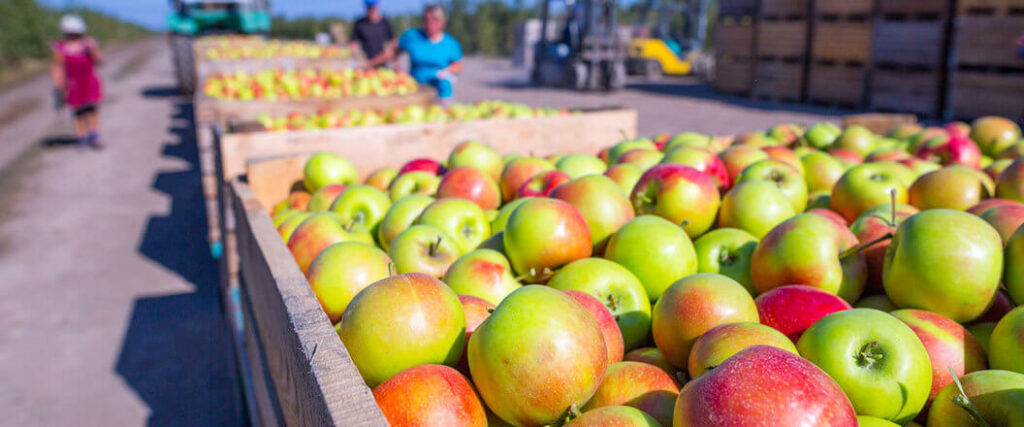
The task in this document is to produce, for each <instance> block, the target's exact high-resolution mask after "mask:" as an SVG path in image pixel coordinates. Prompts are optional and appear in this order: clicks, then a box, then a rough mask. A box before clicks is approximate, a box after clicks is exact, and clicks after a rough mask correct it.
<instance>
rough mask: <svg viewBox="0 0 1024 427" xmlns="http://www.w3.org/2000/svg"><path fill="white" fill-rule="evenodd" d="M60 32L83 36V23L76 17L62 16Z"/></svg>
mask: <svg viewBox="0 0 1024 427" xmlns="http://www.w3.org/2000/svg"><path fill="white" fill-rule="evenodd" d="M60 32H62V33H64V34H85V21H83V20H82V18H81V17H80V16H78V15H64V17H62V18H60Z"/></svg>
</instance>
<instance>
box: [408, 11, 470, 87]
mask: <svg viewBox="0 0 1024 427" xmlns="http://www.w3.org/2000/svg"><path fill="white" fill-rule="evenodd" d="M445 24H446V22H445V14H444V9H442V8H441V6H439V5H430V6H427V7H426V8H424V9H423V28H422V29H420V28H411V29H409V30H407V31H406V32H404V33H402V35H401V36H400V37H399V38H398V46H397V47H398V51H397V53H399V54H400V53H401V52H405V53H407V54H409V64H410V70H409V74H411V75H412V77H413V78H414V79H416V81H417V82H419V83H421V84H426V85H430V86H433V87H434V88H436V89H437V95H438V96H439V97H440V98H441V102H447V101H448V100H449V99H451V97H452V82H454V81H455V75H457V74H459V73H461V72H462V46H460V45H459V41H458V40H456V39H455V37H452V36H451V35H450V34H448V33H446V32H444V26H445Z"/></svg>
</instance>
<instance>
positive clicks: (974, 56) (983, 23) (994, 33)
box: [953, 16, 1024, 69]
mask: <svg viewBox="0 0 1024 427" xmlns="http://www.w3.org/2000/svg"><path fill="white" fill-rule="evenodd" d="M1022 35H1024V16H1015V17H989V16H961V17H958V18H957V19H956V23H955V36H954V43H955V44H954V47H953V55H954V63H955V64H958V65H961V66H962V65H971V66H979V67H1010V68H1022V69H1024V58H1021V57H1020V53H1019V52H1020V51H1019V49H1018V48H1017V47H1016V46H1017V40H1018V39H1019V38H1020V37H1021V36H1022Z"/></svg>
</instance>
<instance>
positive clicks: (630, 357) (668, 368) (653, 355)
mask: <svg viewBox="0 0 1024 427" xmlns="http://www.w3.org/2000/svg"><path fill="white" fill-rule="evenodd" d="M622 360H624V361H627V362H640V363H646V364H648V365H653V366H656V367H658V369H661V370H662V371H665V373H666V374H668V375H669V377H671V378H672V379H673V380H675V381H676V384H682V383H683V382H684V381H685V380H686V372H684V371H681V370H679V368H677V367H675V365H673V364H672V362H669V361H668V359H666V358H665V355H664V354H663V353H662V352H661V350H658V348H657V347H640V348H637V349H634V350H633V351H630V352H628V353H626V355H625V356H623V357H622Z"/></svg>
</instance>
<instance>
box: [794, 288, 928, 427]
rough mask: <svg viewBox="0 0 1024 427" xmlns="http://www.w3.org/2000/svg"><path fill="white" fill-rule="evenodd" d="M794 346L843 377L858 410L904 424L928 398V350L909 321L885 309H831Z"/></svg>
mask: <svg viewBox="0 0 1024 427" xmlns="http://www.w3.org/2000/svg"><path fill="white" fill-rule="evenodd" d="M796 347H797V349H798V350H800V355H801V356H803V357H804V358H806V359H807V360H810V361H811V362H813V363H814V364H815V365H818V367H819V368H821V369H822V370H824V371H825V372H826V373H828V374H829V376H831V377H832V378H833V379H835V380H836V382H837V383H839V386H840V387H842V389H843V391H844V392H846V395H847V396H849V397H850V401H851V402H852V403H853V407H854V408H855V409H856V410H857V413H858V414H861V415H870V416H875V417H879V418H883V419H886V420H889V421H892V422H895V423H897V424H904V423H906V422H909V421H911V420H913V419H914V417H915V416H917V414H918V413H919V412H920V411H921V409H922V408H923V407H924V405H925V402H926V401H927V400H928V392H929V390H930V389H931V384H932V374H931V363H930V362H929V359H928V352H927V350H926V349H925V347H924V345H923V344H922V343H921V340H920V339H918V338H917V336H916V335H915V334H914V331H913V330H912V329H910V327H908V326H907V325H905V324H904V323H903V322H901V321H900V320H898V319H896V318H895V317H893V316H891V315H889V314H887V313H884V312H881V311H878V310H872V309H870V308H854V309H850V310H843V311H838V312H835V313H832V314H829V315H828V316H825V317H823V318H821V320H819V321H817V322H815V323H814V324H813V325H811V327H810V328H807V330H806V331H804V334H803V335H802V336H801V337H800V340H799V341H797V343H796Z"/></svg>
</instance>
